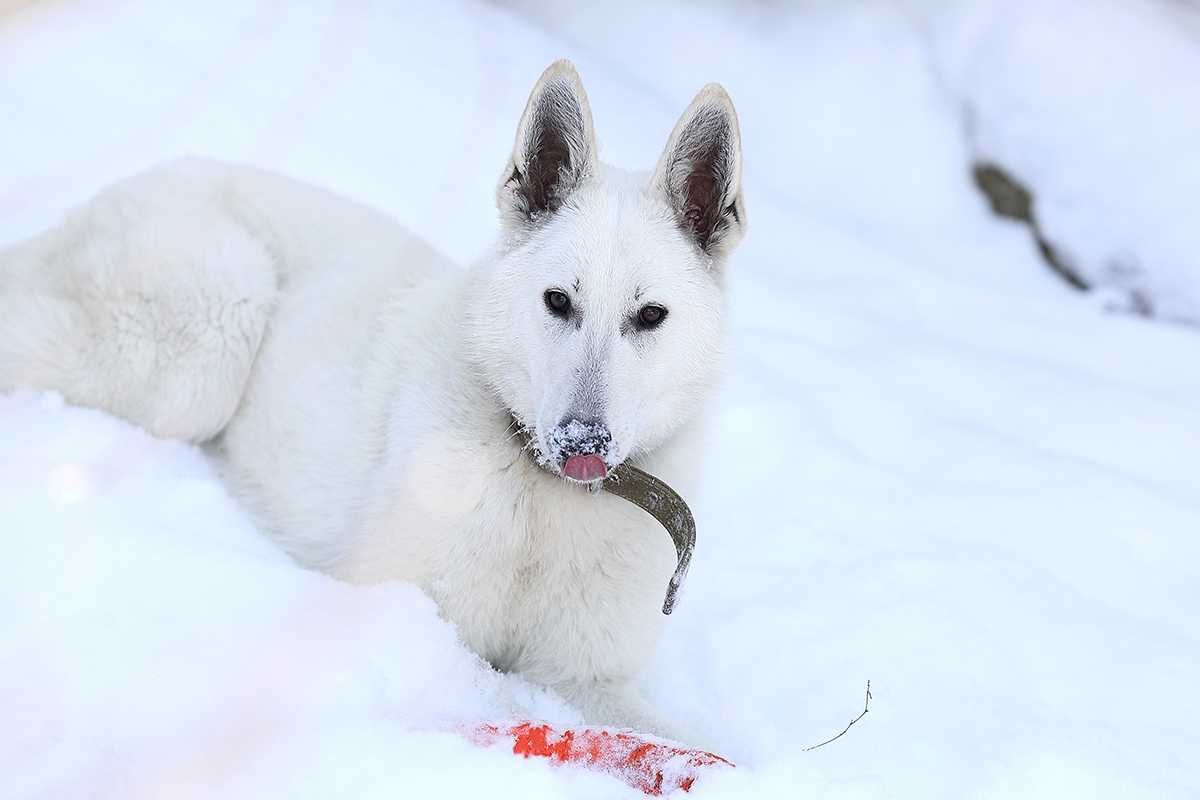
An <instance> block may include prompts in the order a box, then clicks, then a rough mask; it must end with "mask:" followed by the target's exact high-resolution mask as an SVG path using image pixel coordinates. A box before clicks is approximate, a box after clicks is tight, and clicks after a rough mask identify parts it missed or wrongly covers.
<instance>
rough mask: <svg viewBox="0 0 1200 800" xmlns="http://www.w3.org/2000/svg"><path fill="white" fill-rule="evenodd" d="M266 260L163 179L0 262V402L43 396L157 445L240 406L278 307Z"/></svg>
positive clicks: (115, 192) (211, 431) (193, 192)
mask: <svg viewBox="0 0 1200 800" xmlns="http://www.w3.org/2000/svg"><path fill="white" fill-rule="evenodd" d="M275 293H276V289H275V271H274V265H273V263H272V259H271V254H270V252H269V251H268V249H267V248H266V247H265V246H264V245H263V244H262V242H260V241H259V240H258V239H257V238H256V237H255V236H254V235H253V234H252V233H250V232H249V231H247V230H246V229H245V228H244V227H242V226H241V225H239V224H238V223H237V222H236V221H235V220H234V219H232V218H231V217H230V216H228V215H227V214H226V213H224V211H223V210H222V208H221V207H220V205H219V203H218V201H217V199H216V196H215V195H214V194H213V193H211V192H205V191H198V190H197V187H196V186H195V185H194V182H189V181H186V180H182V179H175V178H174V177H173V175H172V174H171V173H170V172H169V171H166V172H163V173H159V174H157V175H155V174H152V175H150V176H142V177H140V178H138V179H134V180H133V181H130V182H128V183H126V184H119V185H118V186H117V187H114V188H112V189H110V190H108V191H106V192H104V193H102V194H101V195H99V196H98V197H97V198H95V199H94V200H92V201H91V202H90V203H89V204H88V205H87V206H85V207H84V208H82V209H80V210H78V211H76V212H74V213H73V214H72V215H70V216H69V217H68V218H67V220H66V221H65V222H64V223H63V224H61V225H60V226H58V227H57V228H55V229H53V230H51V231H49V232H48V233H46V234H43V235H42V236H40V237H38V238H36V239H34V240H31V241H30V242H27V243H25V244H22V245H19V246H17V247H14V248H12V249H10V250H8V251H6V252H4V253H0V391H9V390H12V389H16V388H34V389H53V390H56V391H58V392H61V393H62V394H63V395H64V397H66V399H67V400H68V401H70V402H72V403H75V404H78V405H85V406H91V407H95V408H101V409H104V410H106V411H109V412H111V413H113V414H116V415H119V416H122V417H124V418H126V419H128V420H129V421H131V422H133V423H135V424H137V425H140V426H142V427H143V428H145V429H146V430H147V431H149V432H150V433H152V434H154V435H156V436H163V437H171V438H180V439H187V440H191V441H203V440H205V439H208V438H211V437H212V436H215V435H216V434H217V433H219V432H220V431H221V429H222V428H223V427H224V426H225V425H226V423H227V422H228V421H229V419H230V417H231V416H232V415H233V413H234V411H235V410H236V409H237V407H238V404H239V402H240V400H241V397H242V394H243V392H244V390H245V386H246V382H247V379H248V376H249V374H250V369H251V367H252V365H253V362H254V357H255V355H256V353H257V352H258V348H259V345H260V343H261V341H262V337H263V334H264V332H265V330H266V324H267V320H268V317H269V314H270V311H271V308H272V305H273V303H274V299H275Z"/></svg>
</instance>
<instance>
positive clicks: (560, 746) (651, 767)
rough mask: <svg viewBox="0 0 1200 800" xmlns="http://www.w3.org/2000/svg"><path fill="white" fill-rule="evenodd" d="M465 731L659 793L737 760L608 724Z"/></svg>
mask: <svg viewBox="0 0 1200 800" xmlns="http://www.w3.org/2000/svg"><path fill="white" fill-rule="evenodd" d="M464 733H465V734H466V736H467V738H468V739H470V740H471V741H472V742H474V743H475V744H479V745H491V744H496V743H498V742H501V741H511V742H512V751H513V753H514V754H516V755H519V756H525V757H526V758H530V757H533V756H536V757H539V758H548V759H550V760H551V761H559V762H563V763H567V764H577V765H579V766H582V767H586V768H588V769H593V770H596V771H598V772H604V773H607V774H609V775H612V776H614V777H616V778H620V779H621V780H623V781H625V782H626V783H627V784H629V785H630V786H632V787H634V788H635V789H641V790H642V792H644V793H645V794H647V795H653V796H655V797H657V796H659V795H662V794H664V793H670V792H673V791H675V790H676V789H682V790H683V791H685V792H686V791H688V790H689V789H691V788H692V784H693V783H695V782H696V778H697V776H698V775H699V774H700V772H701V771H702V770H704V769H705V768H708V767H715V766H718V765H720V766H726V767H732V766H733V764H732V763H731V762H729V761H727V760H725V759H724V758H721V757H720V756H718V755H714V754H712V753H707V752H705V751H703V750H689V749H687V748H684V747H676V746H675V745H672V744H670V743H668V742H665V741H663V740H661V739H655V738H652V737H648V736H642V735H639V734H636V733H630V732H626V731H612V730H606V729H604V728H574V729H570V728H569V729H567V730H564V731H557V730H555V729H554V728H553V727H551V726H550V725H547V724H545V723H536V722H521V723H509V724H498V725H496V724H489V723H484V724H482V725H479V726H477V727H475V728H471V729H467V730H465V731H464Z"/></svg>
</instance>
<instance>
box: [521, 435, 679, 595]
mask: <svg viewBox="0 0 1200 800" xmlns="http://www.w3.org/2000/svg"><path fill="white" fill-rule="evenodd" d="M513 422H514V424H515V425H516V426H517V435H518V436H519V437H520V438H521V440H522V442H523V447H522V449H524V450H525V452H527V453H529V456H530V458H532V459H533V461H534V463H535V464H537V465H538V466H539V467H541V468H542V469H546V463H545V461H546V459H545V458H544V457H543V456H542V455H541V454H540V453H539V452H538V449H537V445H535V444H534V441H533V436H532V435H531V433H530V431H529V429H528V428H526V427H525V426H523V425H521V424H520V422H519V421H517V420H516V418H515V415H514V419H513ZM579 488H580V490H581V491H586V489H585V487H583V486H580V487H579ZM600 488H601V489H603V490H604V491H606V492H608V493H609V494H614V495H616V496H617V497H620V498H622V499H624V500H628V501H629V502H630V503H633V504H634V505H635V506H637V507H638V508H640V509H642V510H643V511H645V512H646V513H648V514H649V515H650V516H652V517H654V518H655V519H656V520H658V523H659V524H660V525H662V526H663V527H664V528H666V530H667V533H668V534H670V536H671V541H672V542H674V543H675V555H676V565H675V574H674V575H672V576H671V580H670V581H669V582H668V583H667V595H666V598H665V599H664V600H663V606H662V613H664V614H670V613H671V611H672V610H674V608H675V599H676V596H677V595H678V594H679V587H680V586H682V585H683V580H684V578H686V577H687V571H688V566H689V565H690V564H691V562H692V551H693V550H694V549H695V548H696V520H695V518H694V517H693V516H692V510H691V509H690V508H688V505H687V503H685V502H684V501H683V498H682V497H680V496H679V493H678V492H676V491H675V490H674V489H672V488H671V487H670V486H668V485H667V484H666V482H665V481H663V480H661V479H659V478H656V477H654V476H653V475H651V474H650V473H648V472H645V471H643V470H640V469H638V468H637V467H634V466H631V465H629V464H620V465H618V466H617V467H616V468H615V469H613V470H612V471H611V472H610V473H609V474H608V477H607V478H605V479H604V480H603V481H601V482H600Z"/></svg>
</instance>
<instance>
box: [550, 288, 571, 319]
mask: <svg viewBox="0 0 1200 800" xmlns="http://www.w3.org/2000/svg"><path fill="white" fill-rule="evenodd" d="M545 300H546V308H547V309H549V311H550V313H551V314H553V315H554V316H556V317H562V318H563V319H566V318H567V315H568V314H570V313H571V298H569V297H567V293H566V292H560V291H559V290H558V289H550V290H549V291H547V292H546V295H545Z"/></svg>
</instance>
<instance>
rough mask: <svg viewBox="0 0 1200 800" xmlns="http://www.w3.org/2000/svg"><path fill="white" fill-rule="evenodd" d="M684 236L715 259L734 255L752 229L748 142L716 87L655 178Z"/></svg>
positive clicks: (685, 119) (691, 111)
mask: <svg viewBox="0 0 1200 800" xmlns="http://www.w3.org/2000/svg"><path fill="white" fill-rule="evenodd" d="M651 183H652V186H653V189H654V190H655V191H658V192H662V193H663V194H664V195H665V196H666V199H667V204H668V205H669V206H670V207H671V209H672V211H674V212H675V219H676V221H677V222H678V223H679V227H680V228H681V229H683V231H684V233H686V234H687V235H688V236H690V237H691V238H692V240H693V241H694V242H695V243H696V245H697V246H698V247H699V248H700V249H701V250H703V251H704V252H706V253H708V254H709V255H711V256H713V257H715V258H720V257H722V256H724V255H726V254H728V253H729V251H730V250H731V249H732V248H733V246H734V245H735V244H737V242H738V240H739V239H740V238H741V236H742V234H743V233H744V232H745V229H746V210H745V207H744V205H743V200H742V139H741V134H740V133H739V132H738V120H737V112H736V111H734V109H733V102H732V101H731V100H730V99H729V95H728V94H726V93H725V90H724V89H722V88H721V87H720V86H719V85H717V84H715V83H710V84H709V85H708V86H705V87H704V88H703V89H701V90H700V93H699V94H698V95H696V99H695V100H693V101H692V104H691V105H690V106H688V109H687V111H684V112H683V116H682V117H680V118H679V122H677V123H676V124H675V130H674V131H672V133H671V138H670V139H669V140H668V141H667V147H666V149H665V150H664V151H663V154H662V157H661V158H660V159H659V160H658V166H657V167H656V168H655V170H654V176H653V177H652V178H651Z"/></svg>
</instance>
